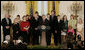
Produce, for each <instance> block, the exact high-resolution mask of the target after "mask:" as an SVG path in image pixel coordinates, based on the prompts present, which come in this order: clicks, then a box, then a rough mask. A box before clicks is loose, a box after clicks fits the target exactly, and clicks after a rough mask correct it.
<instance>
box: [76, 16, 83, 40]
mask: <svg viewBox="0 0 85 50" xmlns="http://www.w3.org/2000/svg"><path fill="white" fill-rule="evenodd" d="M78 35H80V36H81V40H82V41H84V25H83V21H82V18H79V19H78V24H77V36H78Z"/></svg>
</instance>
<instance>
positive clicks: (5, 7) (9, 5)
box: [3, 1, 15, 14]
mask: <svg viewBox="0 0 85 50" xmlns="http://www.w3.org/2000/svg"><path fill="white" fill-rule="evenodd" d="M14 8H15V6H14V4H13V3H12V2H11V1H8V3H5V4H4V5H3V10H5V11H6V12H7V13H8V14H9V13H10V12H12V11H13V10H14Z"/></svg>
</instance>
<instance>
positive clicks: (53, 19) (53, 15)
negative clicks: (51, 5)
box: [49, 10, 57, 42]
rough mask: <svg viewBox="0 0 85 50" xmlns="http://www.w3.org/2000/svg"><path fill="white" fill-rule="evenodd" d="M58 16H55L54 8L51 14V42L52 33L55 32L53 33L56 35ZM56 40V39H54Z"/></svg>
mask: <svg viewBox="0 0 85 50" xmlns="http://www.w3.org/2000/svg"><path fill="white" fill-rule="evenodd" d="M56 17H57V16H55V11H54V10H52V11H51V15H50V27H51V34H50V36H49V37H50V42H51V35H52V33H53V35H54V21H55V19H57V18H56ZM54 40H55V39H54Z"/></svg>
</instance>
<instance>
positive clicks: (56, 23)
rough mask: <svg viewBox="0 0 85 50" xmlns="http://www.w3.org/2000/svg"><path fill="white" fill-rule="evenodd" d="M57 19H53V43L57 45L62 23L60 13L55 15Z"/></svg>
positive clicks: (59, 40)
mask: <svg viewBox="0 0 85 50" xmlns="http://www.w3.org/2000/svg"><path fill="white" fill-rule="evenodd" d="M56 18H57V19H56V20H55V21H54V31H55V33H54V43H55V45H57V44H58V43H60V44H61V32H62V30H63V28H62V25H63V21H62V20H61V19H60V18H61V17H60V15H58V16H57V17H56Z"/></svg>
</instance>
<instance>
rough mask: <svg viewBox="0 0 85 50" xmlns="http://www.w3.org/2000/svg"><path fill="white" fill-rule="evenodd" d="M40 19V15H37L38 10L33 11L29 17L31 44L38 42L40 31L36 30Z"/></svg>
mask: <svg viewBox="0 0 85 50" xmlns="http://www.w3.org/2000/svg"><path fill="white" fill-rule="evenodd" d="M41 20H42V17H41V16H39V15H38V12H35V14H34V16H33V17H32V19H31V26H32V36H33V45H38V44H39V36H40V31H39V30H38V26H39V25H41V24H40V22H41Z"/></svg>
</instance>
